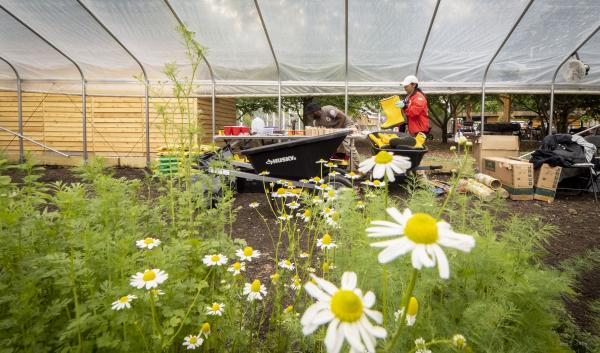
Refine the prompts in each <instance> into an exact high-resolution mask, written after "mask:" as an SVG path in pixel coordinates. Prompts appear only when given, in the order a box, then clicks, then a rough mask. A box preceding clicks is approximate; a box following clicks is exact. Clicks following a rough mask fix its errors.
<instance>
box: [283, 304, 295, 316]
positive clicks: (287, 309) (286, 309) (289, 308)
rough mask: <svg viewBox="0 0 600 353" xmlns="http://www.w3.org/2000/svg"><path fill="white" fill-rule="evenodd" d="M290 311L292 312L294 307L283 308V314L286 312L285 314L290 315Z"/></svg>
mask: <svg viewBox="0 0 600 353" xmlns="http://www.w3.org/2000/svg"><path fill="white" fill-rule="evenodd" d="M292 311H294V307H293V306H291V305H288V306H287V307H286V308H285V312H286V313H288V314H289V313H291V312H292Z"/></svg>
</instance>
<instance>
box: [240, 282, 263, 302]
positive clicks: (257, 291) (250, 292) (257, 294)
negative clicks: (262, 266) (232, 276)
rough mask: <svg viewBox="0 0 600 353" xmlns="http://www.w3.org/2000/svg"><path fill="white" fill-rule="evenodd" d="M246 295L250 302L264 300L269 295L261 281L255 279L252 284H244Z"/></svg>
mask: <svg viewBox="0 0 600 353" xmlns="http://www.w3.org/2000/svg"><path fill="white" fill-rule="evenodd" d="M244 295H247V296H248V301H249V302H251V301H254V300H262V299H263V297H264V296H265V295H267V288H266V287H265V285H264V284H262V283H260V280H258V279H255V280H254V282H252V283H246V284H244Z"/></svg>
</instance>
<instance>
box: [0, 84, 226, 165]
mask: <svg viewBox="0 0 600 353" xmlns="http://www.w3.org/2000/svg"><path fill="white" fill-rule="evenodd" d="M189 105H190V106H189V109H190V114H188V115H185V116H183V117H182V116H180V115H179V114H178V111H177V110H176V100H175V99H173V98H151V99H150V102H149V110H150V149H151V151H152V152H156V151H157V150H158V149H159V148H160V147H161V146H165V145H173V144H174V143H175V142H176V141H177V140H178V136H179V133H180V132H181V131H185V130H186V129H187V126H188V121H187V120H188V119H189V118H191V119H199V122H200V125H201V126H202V128H203V131H202V132H203V134H202V135H203V136H202V142H203V143H209V142H210V141H211V138H210V136H211V100H210V98H198V99H192V100H190V104H189ZM86 108H87V140H88V151H89V152H90V153H94V154H97V155H103V156H120V157H143V156H145V152H146V139H145V131H146V128H145V126H146V125H145V124H146V123H145V113H144V99H143V98H139V97H94V96H90V97H88V99H87V106H86ZM162 111H164V112H165V113H164V114H161V113H160V112H162ZM215 112H216V114H217V116H216V118H217V119H216V121H217V130H219V129H222V128H223V126H224V125H235V118H236V111H235V99H231V98H228V99H217V100H216V110H215ZM165 121H166V122H165ZM0 126H2V127H4V128H7V129H10V130H13V131H15V132H16V131H17V130H18V122H17V95H16V92H0ZM23 130H24V135H25V136H27V137H29V138H32V139H34V140H36V141H38V142H41V143H43V144H46V145H48V146H50V147H52V148H55V149H57V150H59V151H63V152H66V153H70V154H80V153H81V151H82V116H81V98H80V97H79V96H69V95H58V94H39V93H24V94H23ZM25 149H26V150H28V151H33V152H42V151H43V148H41V147H39V146H37V145H35V144H32V143H29V142H27V141H25ZM18 150H19V139H18V138H17V137H15V136H13V135H11V134H8V133H6V132H2V131H0V151H3V152H9V153H10V152H12V153H15V152H18Z"/></svg>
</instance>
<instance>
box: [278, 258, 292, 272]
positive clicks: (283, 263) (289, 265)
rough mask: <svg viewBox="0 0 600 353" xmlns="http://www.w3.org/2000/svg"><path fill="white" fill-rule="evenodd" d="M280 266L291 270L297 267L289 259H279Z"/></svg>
mask: <svg viewBox="0 0 600 353" xmlns="http://www.w3.org/2000/svg"><path fill="white" fill-rule="evenodd" d="M279 267H281V268H285V269H286V270H290V271H291V270H293V269H294V268H295V266H294V263H293V262H291V261H290V260H287V259H286V260H281V261H279Z"/></svg>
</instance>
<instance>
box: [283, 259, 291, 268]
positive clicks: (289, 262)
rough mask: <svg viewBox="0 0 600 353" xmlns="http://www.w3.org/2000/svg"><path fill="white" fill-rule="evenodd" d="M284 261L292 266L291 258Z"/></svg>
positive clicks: (288, 265)
mask: <svg viewBox="0 0 600 353" xmlns="http://www.w3.org/2000/svg"><path fill="white" fill-rule="evenodd" d="M284 263H285V265H286V266H287V267H290V266H292V262H291V261H290V260H285V262H284Z"/></svg>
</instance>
